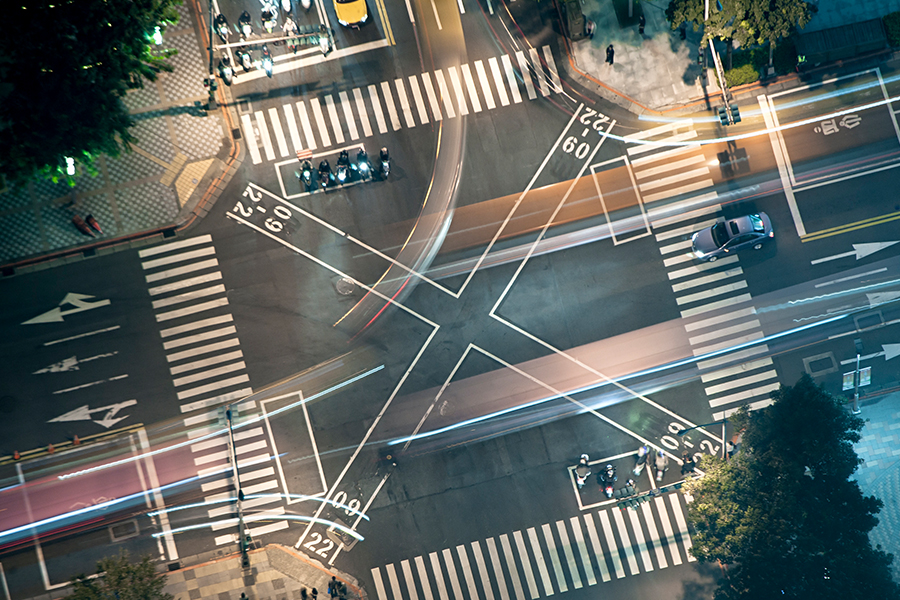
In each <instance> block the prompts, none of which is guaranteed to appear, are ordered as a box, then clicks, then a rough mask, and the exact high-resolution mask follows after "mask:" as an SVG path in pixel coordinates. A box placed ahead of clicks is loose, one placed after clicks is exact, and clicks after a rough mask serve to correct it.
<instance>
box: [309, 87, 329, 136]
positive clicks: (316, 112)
mask: <svg viewBox="0 0 900 600" xmlns="http://www.w3.org/2000/svg"><path fill="white" fill-rule="evenodd" d="M309 105H310V106H311V107H312V112H313V119H315V120H316V129H317V130H318V131H319V138H320V139H321V140H322V147H323V148H327V147H328V146H330V145H331V137H330V136H329V135H328V125H326V124H325V116H324V115H323V114H322V105H321V104H319V99H318V98H310V99H309ZM310 148H315V146H310Z"/></svg>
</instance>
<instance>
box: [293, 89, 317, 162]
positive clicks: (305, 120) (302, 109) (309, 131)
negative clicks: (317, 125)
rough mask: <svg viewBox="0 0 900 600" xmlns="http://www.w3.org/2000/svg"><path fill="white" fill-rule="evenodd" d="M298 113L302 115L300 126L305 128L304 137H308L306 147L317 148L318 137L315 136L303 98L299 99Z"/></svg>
mask: <svg viewBox="0 0 900 600" xmlns="http://www.w3.org/2000/svg"><path fill="white" fill-rule="evenodd" d="M297 114H298V115H300V126H301V127H302V128H303V135H304V137H306V147H307V148H309V149H310V150H315V149H316V138H315V136H313V128H312V125H311V124H310V122H309V113H308V112H306V103H305V102H304V101H303V100H298V101H297Z"/></svg>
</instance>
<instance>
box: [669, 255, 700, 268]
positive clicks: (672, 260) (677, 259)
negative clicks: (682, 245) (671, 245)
mask: <svg viewBox="0 0 900 600" xmlns="http://www.w3.org/2000/svg"><path fill="white" fill-rule="evenodd" d="M692 260H694V254H693V253H692V252H685V253H684V254H678V255H677V256H670V257H669V258H666V259H663V266H665V267H666V268H668V267H672V266H674V265H680V264H681V263H686V262H690V261H692Z"/></svg>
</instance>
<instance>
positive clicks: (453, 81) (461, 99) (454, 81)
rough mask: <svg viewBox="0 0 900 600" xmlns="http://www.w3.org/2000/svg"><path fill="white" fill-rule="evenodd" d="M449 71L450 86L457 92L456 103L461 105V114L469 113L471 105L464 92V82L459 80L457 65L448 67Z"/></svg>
mask: <svg viewBox="0 0 900 600" xmlns="http://www.w3.org/2000/svg"><path fill="white" fill-rule="evenodd" d="M447 73H448V74H449V75H450V86H451V87H452V88H453V91H454V93H455V94H456V104H457V106H458V107H459V114H460V116H465V115H467V114H469V106H468V105H467V104H466V96H465V93H464V92H463V88H462V82H461V81H460V80H459V71H458V70H457V69H456V67H447Z"/></svg>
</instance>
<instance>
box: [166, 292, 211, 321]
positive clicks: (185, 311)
mask: <svg viewBox="0 0 900 600" xmlns="http://www.w3.org/2000/svg"><path fill="white" fill-rule="evenodd" d="M222 306H228V298H219V299H216V300H211V301H209V302H204V303H202V304H195V305H194V306H189V307H187V308H181V309H178V310H173V311H170V312H164V313H159V314H157V315H156V322H157V323H162V322H163V321H168V320H170V319H178V318H181V317H186V316H188V315H195V314H197V313H199V312H204V311H207V310H212V309H214V308H220V307H222Z"/></svg>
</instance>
